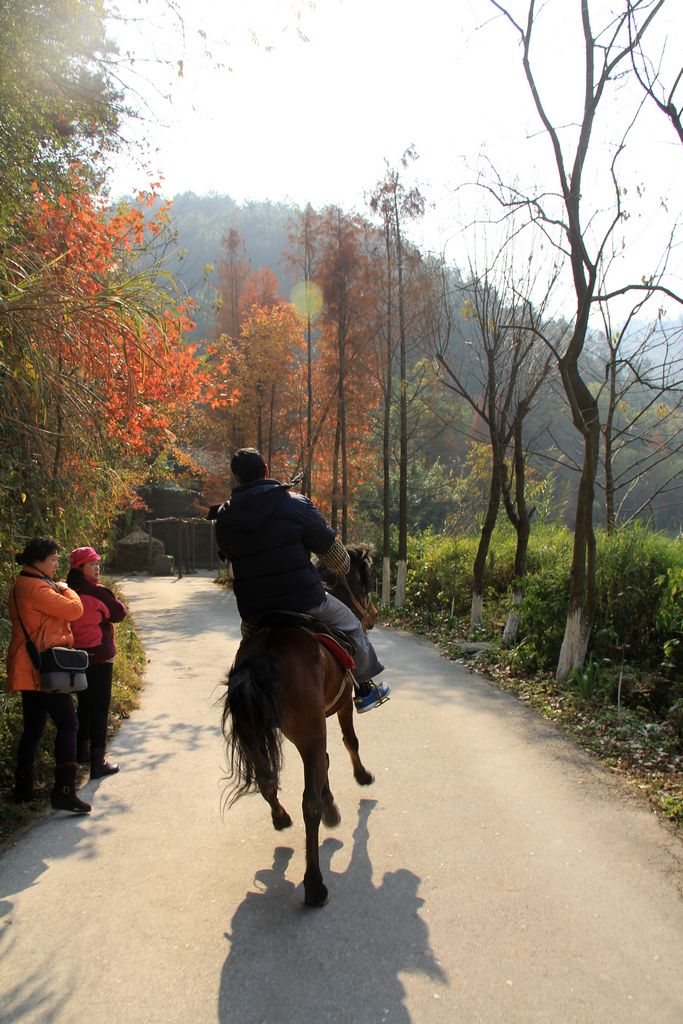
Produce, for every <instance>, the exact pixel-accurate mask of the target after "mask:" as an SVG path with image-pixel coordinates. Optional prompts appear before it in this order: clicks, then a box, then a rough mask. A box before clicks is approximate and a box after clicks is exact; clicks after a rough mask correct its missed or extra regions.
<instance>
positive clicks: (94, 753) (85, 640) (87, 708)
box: [67, 547, 126, 779]
mask: <svg viewBox="0 0 683 1024" xmlns="http://www.w3.org/2000/svg"><path fill="white" fill-rule="evenodd" d="M69 564H70V566H71V568H70V569H69V575H68V576H67V583H68V586H69V587H71V589H72V590H75V591H76V593H77V594H78V595H79V597H80V599H81V601H82V602H83V615H82V616H81V618H80V619H79V620H78V628H77V629H74V642H75V644H76V646H77V647H80V648H84V649H85V650H86V651H87V652H88V656H89V665H88V671H87V676H88V689H87V690H82V691H81V692H80V693H79V694H78V760H79V761H80V762H81V764H87V763H88V762H89V763H90V778H91V779H101V778H104V776H106V775H114V774H115V773H116V772H117V771H118V770H119V766H118V765H117V764H112V763H111V762H109V761H107V757H106V754H107V722H108V720H109V705H110V704H111V685H112V676H113V673H114V658H115V657H116V646H115V644H114V630H113V628H112V623H114V622H121V620H122V619H123V618H125V615H126V607H125V605H124V604H122V602H121V601H119V600H118V598H116V597H114V595H113V594H112V592H111V590H109V589H108V588H107V587H105V586H103V585H102V584H101V583H100V556H99V555H98V553H97V551H95V549H94V548H91V547H82V548H75V549H74V550H73V551H72V552H71V556H70V559H69ZM75 625H76V623H74V626H75ZM72 628H73V626H72Z"/></svg>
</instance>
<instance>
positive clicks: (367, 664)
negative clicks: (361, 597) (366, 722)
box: [210, 448, 390, 713]
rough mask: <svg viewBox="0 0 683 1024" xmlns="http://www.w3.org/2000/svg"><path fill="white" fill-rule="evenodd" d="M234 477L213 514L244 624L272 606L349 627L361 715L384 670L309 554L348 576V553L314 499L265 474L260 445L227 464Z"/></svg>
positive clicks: (377, 694) (382, 695) (380, 695)
mask: <svg viewBox="0 0 683 1024" xmlns="http://www.w3.org/2000/svg"><path fill="white" fill-rule="evenodd" d="M230 469H231V471H232V474H233V476H234V478H235V480H236V482H237V486H235V487H233V489H232V494H231V497H230V500H229V501H226V502H224V503H223V504H222V505H221V506H220V507H219V508H218V509H217V510H212V513H210V515H211V517H212V518H214V517H215V519H216V541H217V543H218V550H219V554H220V556H221V558H222V559H223V560H224V561H226V560H227V561H229V562H230V563H231V564H232V571H233V576H234V592H235V598H236V600H237V608H238V611H239V613H240V616H241V618H242V620H243V621H244V622H248V621H249V619H252V618H254V617H255V616H257V615H260V614H261V613H262V612H268V611H282V610H284V611H292V612H303V613H305V614H306V615H310V616H312V617H313V618H315V619H317V620H318V621H319V622H323V623H325V625H327V626H330V627H331V628H332V629H337V630H341V631H342V632H343V633H346V634H347V635H348V636H349V638H350V640H351V641H352V643H353V645H354V646H355V649H356V654H355V661H356V672H355V680H356V696H355V698H354V703H355V706H356V710H357V711H358V712H360V713H363V712H365V711H370V710H371V709H372V708H375V707H379V705H380V704H382V703H384V701H385V700H388V698H389V694H390V688H389V686H388V684H387V683H381V682H380V683H375V682H373V677H375V676H377V675H379V673H380V672H382V671H383V669H384V666H383V665H382V664H381V663H380V661H379V660H378V658H377V655H376V653H375V650H374V648H373V646H372V644H371V643H370V641H369V640H368V637H367V634H366V632H365V630H364V629H363V626H362V625H361V623H360V621H359V619H358V618H356V616H355V615H354V613H353V612H352V611H351V610H350V609H349V608H347V606H346V605H345V604H343V603H342V602H341V601H339V600H338V599H337V598H336V597H333V596H332V595H331V594H328V593H326V592H325V590H324V588H323V585H322V582H321V579H320V575H319V573H318V571H317V569H316V567H315V566H314V564H313V563H312V561H311V552H313V553H314V554H316V555H317V556H318V558H319V559H320V560H321V562H323V564H324V565H326V566H327V567H328V568H329V569H331V570H332V571H333V572H335V573H337V574H338V575H341V576H342V577H344V576H345V575H346V573H347V572H348V570H349V555H348V552H347V551H346V548H345V547H344V546H343V545H342V544H341V542H340V541H338V540H337V539H336V535H335V532H334V530H333V529H332V527H330V526H328V524H327V523H326V522H325V520H324V518H323V516H322V514H321V513H320V512H319V510H318V509H317V508H316V507H315V505H314V504H313V502H312V501H310V500H309V499H308V498H306V497H305V496H304V495H302V494H296V493H292V491H290V487H289V485H288V484H282V483H280V482H279V481H277V480H271V479H270V478H269V477H268V466H267V465H266V463H265V460H264V459H263V456H262V455H261V454H260V452H258V451H256V449H255V448H241V449H240V450H239V451H237V452H236V453H235V454H234V455H233V458H232V461H231V463H230Z"/></svg>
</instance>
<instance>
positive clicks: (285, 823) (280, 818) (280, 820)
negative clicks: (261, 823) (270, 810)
mask: <svg viewBox="0 0 683 1024" xmlns="http://www.w3.org/2000/svg"><path fill="white" fill-rule="evenodd" d="M291 824H292V819H291V818H290V816H289V815H288V814H287V811H283V813H282V814H278V815H275V814H274V815H273V825H274V827H275V829H276V830H277V831H278V832H281V831H282V829H283V828H289V827H290V825H291Z"/></svg>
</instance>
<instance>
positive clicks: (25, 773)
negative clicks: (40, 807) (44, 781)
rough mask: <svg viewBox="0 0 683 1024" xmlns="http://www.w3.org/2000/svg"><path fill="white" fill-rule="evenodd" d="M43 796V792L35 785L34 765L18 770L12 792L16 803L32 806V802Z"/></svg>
mask: <svg viewBox="0 0 683 1024" xmlns="http://www.w3.org/2000/svg"><path fill="white" fill-rule="evenodd" d="M41 796H42V792H41V790H40V789H39V788H37V787H36V786H34V785H33V765H31V767H30V768H17V770H16V772H15V773H14V789H13V790H12V800H13V801H14V803H15V804H30V803H31V801H32V800H39V799H40V797H41Z"/></svg>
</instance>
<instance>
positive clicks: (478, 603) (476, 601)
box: [470, 591, 484, 629]
mask: <svg viewBox="0 0 683 1024" xmlns="http://www.w3.org/2000/svg"><path fill="white" fill-rule="evenodd" d="M483 610H484V595H483V594H477V593H476V591H472V609H471V611H470V629H476V628H477V627H478V626H481V617H482V613H483Z"/></svg>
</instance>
